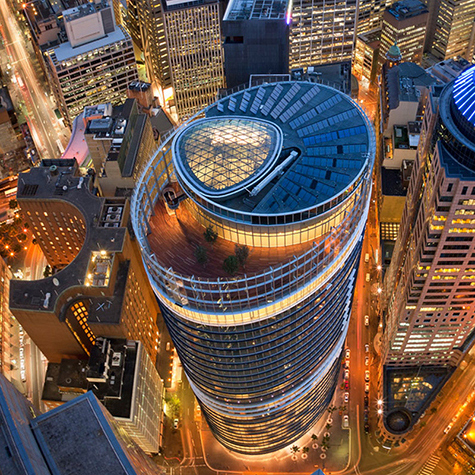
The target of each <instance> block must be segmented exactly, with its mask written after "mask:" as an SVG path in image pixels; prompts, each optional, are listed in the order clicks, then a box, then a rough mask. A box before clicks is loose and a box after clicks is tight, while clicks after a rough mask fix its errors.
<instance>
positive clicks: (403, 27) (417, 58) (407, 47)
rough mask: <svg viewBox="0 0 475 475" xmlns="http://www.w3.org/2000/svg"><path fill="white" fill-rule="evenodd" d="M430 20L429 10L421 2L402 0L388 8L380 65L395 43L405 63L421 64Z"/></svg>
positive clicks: (384, 23)
mask: <svg viewBox="0 0 475 475" xmlns="http://www.w3.org/2000/svg"><path fill="white" fill-rule="evenodd" d="M428 18H429V10H428V9H427V7H426V6H425V5H424V4H423V3H422V2H420V1H419V0H401V1H399V2H396V3H394V4H393V5H391V6H390V7H389V8H386V10H385V11H384V13H383V25H382V30H381V47H380V50H379V61H380V64H381V65H382V64H384V62H385V61H386V53H387V52H388V51H389V49H390V48H391V46H393V45H394V44H395V43H396V44H397V46H398V48H399V51H400V52H401V56H402V60H403V61H409V62H412V63H416V64H420V63H421V60H422V51H423V48H424V38H425V34H426V26H427V20H428Z"/></svg>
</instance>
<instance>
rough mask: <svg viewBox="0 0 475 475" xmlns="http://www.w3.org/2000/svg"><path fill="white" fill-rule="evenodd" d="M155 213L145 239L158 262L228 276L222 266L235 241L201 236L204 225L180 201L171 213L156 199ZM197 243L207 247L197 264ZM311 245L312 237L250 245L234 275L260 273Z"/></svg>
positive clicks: (190, 272)
mask: <svg viewBox="0 0 475 475" xmlns="http://www.w3.org/2000/svg"><path fill="white" fill-rule="evenodd" d="M154 211H155V216H151V218H150V227H151V229H152V233H151V234H150V235H149V236H148V241H149V244H150V247H151V250H152V252H153V253H155V256H157V260H158V262H159V263H160V264H161V265H162V266H163V267H165V268H169V267H172V268H173V270H174V271H175V272H177V273H179V274H181V275H186V276H191V275H194V276H195V277H200V278H211V279H216V278H218V277H224V278H230V277H231V276H230V275H229V274H228V273H226V272H225V271H224V269H223V262H224V259H226V257H228V256H230V255H231V254H234V247H235V244H234V243H233V242H231V241H227V240H225V239H223V238H218V239H217V241H216V242H214V243H213V244H211V243H209V242H206V240H205V238H204V234H203V233H204V231H205V228H204V227H203V226H202V225H201V224H200V223H198V222H197V221H196V219H195V218H194V217H193V216H192V215H191V214H190V212H189V211H188V210H187V208H186V206H184V205H183V204H181V205H180V207H179V208H178V209H177V210H176V215H175V216H170V215H168V213H167V211H166V209H165V205H164V203H163V202H162V201H158V203H157V204H156V205H155V209H154ZM197 246H203V247H204V248H206V250H207V257H208V262H207V263H206V265H205V266H202V265H201V264H198V262H197V261H196V258H195V256H194V251H195V249H196V247H197ZM312 246H313V241H310V242H307V243H305V244H300V245H294V246H287V247H275V248H266V247H250V253H249V258H248V260H247V263H246V268H245V269H240V270H239V272H238V273H237V274H236V276H243V275H244V274H247V275H252V274H256V273H260V272H263V271H265V270H266V269H268V268H269V267H272V266H278V265H281V264H283V263H284V262H286V261H289V260H290V259H292V258H293V257H294V256H300V255H301V254H303V253H304V252H306V251H307V250H309V249H310V248H311V247H312Z"/></svg>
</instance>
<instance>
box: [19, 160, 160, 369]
mask: <svg viewBox="0 0 475 475" xmlns="http://www.w3.org/2000/svg"><path fill="white" fill-rule="evenodd" d="M92 179H93V178H92V176H91V175H87V176H80V174H79V170H78V167H77V163H76V161H75V160H73V159H58V160H43V161H42V162H41V164H40V166H39V167H36V168H32V169H31V170H30V171H29V172H28V173H22V174H20V177H19V181H18V192H17V200H18V203H19V205H20V207H21V209H22V211H23V213H24V216H25V219H26V221H27V222H28V223H29V224H30V230H31V232H32V233H33V234H34V235H35V238H36V239H37V241H38V245H39V246H40V247H41V249H42V251H43V253H44V254H45V256H46V259H47V261H48V263H49V265H50V266H51V267H52V268H53V272H54V275H52V276H50V277H48V278H47V279H41V280H35V281H23V280H14V281H12V282H11V285H10V309H11V311H12V313H13V315H15V317H16V318H17V319H18V320H19V322H20V323H21V325H22V326H23V328H24V329H25V331H26V332H27V333H28V335H29V336H30V337H31V339H32V340H33V341H34V342H35V344H36V345H37V346H38V347H39V349H40V350H41V351H42V353H43V354H44V355H45V356H46V357H47V359H48V360H49V361H53V362H59V361H61V359H62V358H65V357H77V358H85V357H87V356H89V354H90V351H91V348H92V346H93V344H94V340H95V337H96V336H110V337H116V338H127V339H129V340H139V341H141V342H142V343H143V345H144V346H145V348H146V350H147V352H148V354H149V355H150V357H151V358H152V361H154V362H155V358H156V356H157V347H158V337H159V335H158V329H157V324H156V320H157V316H158V314H159V308H158V305H157V302H156V299H155V297H154V295H153V292H152V289H151V288H150V285H149V284H148V281H147V276H146V273H145V270H144V268H143V263H142V260H141V258H140V252H139V249H138V247H137V243H136V241H135V240H134V239H133V238H132V236H131V235H130V233H129V231H128V221H129V204H128V201H127V200H126V199H125V198H99V197H97V196H95V195H94V194H93V192H92Z"/></svg>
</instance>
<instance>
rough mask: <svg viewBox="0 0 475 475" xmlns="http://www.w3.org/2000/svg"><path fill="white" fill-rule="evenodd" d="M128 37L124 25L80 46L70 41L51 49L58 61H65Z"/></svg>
mask: <svg viewBox="0 0 475 475" xmlns="http://www.w3.org/2000/svg"><path fill="white" fill-rule="evenodd" d="M126 38H127V37H126V35H125V33H124V31H123V30H122V27H120V26H118V27H117V28H116V29H115V30H114V31H112V32H111V33H108V34H107V35H106V36H104V37H103V38H100V39H98V40H95V41H91V42H90V43H86V44H83V45H80V46H76V47H75V48H73V47H72V46H71V43H70V42H69V41H68V42H66V43H61V44H60V45H59V46H57V47H55V48H53V49H52V50H50V51H53V52H54V55H55V56H56V62H59V63H61V62H63V61H66V60H68V59H71V58H75V57H77V56H82V55H84V54H85V53H88V52H89V51H92V50H95V49H99V48H103V47H104V46H107V45H111V44H114V43H118V42H119V41H123V40H125V39H126Z"/></svg>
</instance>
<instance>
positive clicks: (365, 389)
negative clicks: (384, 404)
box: [364, 383, 369, 394]
mask: <svg viewBox="0 0 475 475" xmlns="http://www.w3.org/2000/svg"><path fill="white" fill-rule="evenodd" d="M364 392H365V393H366V394H368V393H369V383H365V385H364Z"/></svg>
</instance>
